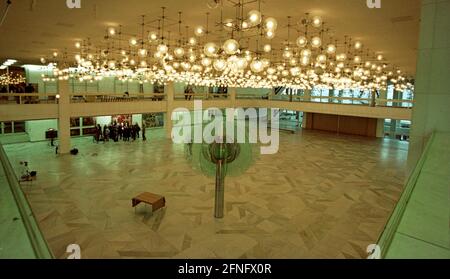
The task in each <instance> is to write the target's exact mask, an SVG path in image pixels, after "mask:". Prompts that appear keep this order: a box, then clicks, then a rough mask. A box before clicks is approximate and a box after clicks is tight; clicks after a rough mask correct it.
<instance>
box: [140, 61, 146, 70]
mask: <svg viewBox="0 0 450 279" xmlns="http://www.w3.org/2000/svg"><path fill="white" fill-rule="evenodd" d="M139 66H141V68H146V67H147V62H146V61H145V60H142V61H141V63H139Z"/></svg>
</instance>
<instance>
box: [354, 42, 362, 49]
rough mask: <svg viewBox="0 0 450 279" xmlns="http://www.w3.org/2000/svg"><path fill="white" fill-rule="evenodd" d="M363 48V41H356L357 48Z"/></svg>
mask: <svg viewBox="0 0 450 279" xmlns="http://www.w3.org/2000/svg"><path fill="white" fill-rule="evenodd" d="M361 48H362V43H361V42H359V41H357V42H355V49H361Z"/></svg>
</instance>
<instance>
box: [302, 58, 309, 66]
mask: <svg viewBox="0 0 450 279" xmlns="http://www.w3.org/2000/svg"><path fill="white" fill-rule="evenodd" d="M309 62H310V59H309V56H302V58H301V59H300V64H302V65H303V66H307V65H308V64H309Z"/></svg>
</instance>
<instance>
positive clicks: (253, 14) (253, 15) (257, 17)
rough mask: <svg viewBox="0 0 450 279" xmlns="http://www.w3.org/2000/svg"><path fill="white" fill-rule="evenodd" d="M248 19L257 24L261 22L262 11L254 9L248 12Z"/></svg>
mask: <svg viewBox="0 0 450 279" xmlns="http://www.w3.org/2000/svg"><path fill="white" fill-rule="evenodd" d="M248 20H249V21H250V22H251V23H252V24H253V25H257V24H260V23H261V13H260V12H259V11H257V10H252V11H250V12H249V13H248Z"/></svg>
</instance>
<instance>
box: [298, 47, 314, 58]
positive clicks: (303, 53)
mask: <svg viewBox="0 0 450 279" xmlns="http://www.w3.org/2000/svg"><path fill="white" fill-rule="evenodd" d="M311 54H312V52H311V50H309V49H307V48H306V49H303V50H302V51H301V52H300V55H301V56H303V57H310V56H311Z"/></svg>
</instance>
